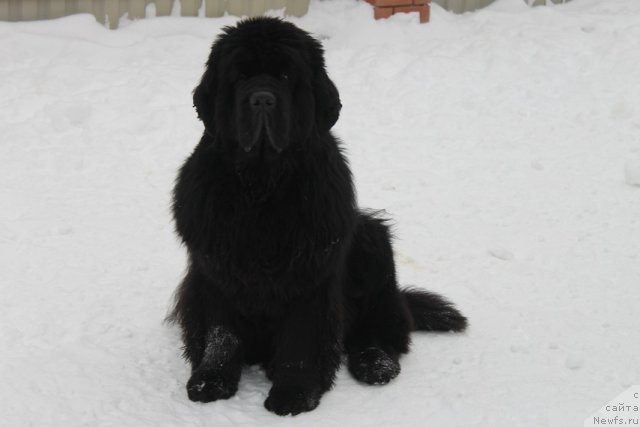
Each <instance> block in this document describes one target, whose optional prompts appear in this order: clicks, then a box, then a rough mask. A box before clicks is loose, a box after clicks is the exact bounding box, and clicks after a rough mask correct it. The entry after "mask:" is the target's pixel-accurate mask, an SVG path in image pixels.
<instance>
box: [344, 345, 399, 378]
mask: <svg viewBox="0 0 640 427" xmlns="http://www.w3.org/2000/svg"><path fill="white" fill-rule="evenodd" d="M349 371H350V372H351V374H352V375H353V376H354V378H355V379H357V380H358V381H362V382H365V383H367V384H372V385H374V384H375V385H378V384H387V383H388V382H389V381H391V380H392V379H394V378H395V377H397V376H398V374H399V373H400V364H399V363H398V361H397V360H394V359H393V358H392V357H391V356H389V355H388V354H387V353H386V352H385V351H384V350H382V349H380V348H377V347H370V348H368V349H366V350H364V351H362V352H360V353H356V354H350V355H349Z"/></svg>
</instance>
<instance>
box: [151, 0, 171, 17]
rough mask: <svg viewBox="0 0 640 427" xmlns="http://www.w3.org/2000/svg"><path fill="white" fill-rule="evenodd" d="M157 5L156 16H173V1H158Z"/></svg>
mask: <svg viewBox="0 0 640 427" xmlns="http://www.w3.org/2000/svg"><path fill="white" fill-rule="evenodd" d="M155 4H156V16H169V15H171V8H172V6H173V0H156V1H155Z"/></svg>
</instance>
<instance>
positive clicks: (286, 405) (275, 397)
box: [264, 386, 322, 415]
mask: <svg viewBox="0 0 640 427" xmlns="http://www.w3.org/2000/svg"><path fill="white" fill-rule="evenodd" d="M321 396H322V393H321V392H320V391H319V390H317V389H308V388H304V387H301V386H289V387H284V386H273V387H272V388H271V390H270V391H269V396H268V397H267V400H265V402H264V407H265V408H267V409H268V410H269V411H271V412H273V413H274V414H278V415H289V414H290V415H297V414H299V413H301V412H308V411H312V410H314V409H315V408H316V407H317V406H318V404H319V403H320V397H321Z"/></svg>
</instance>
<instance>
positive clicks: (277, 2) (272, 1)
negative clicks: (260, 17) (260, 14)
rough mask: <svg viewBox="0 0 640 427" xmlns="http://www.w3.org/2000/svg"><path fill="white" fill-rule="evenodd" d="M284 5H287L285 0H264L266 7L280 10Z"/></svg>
mask: <svg viewBox="0 0 640 427" xmlns="http://www.w3.org/2000/svg"><path fill="white" fill-rule="evenodd" d="M301 1H305V0H301ZM286 7H287V0H267V1H266V8H267V9H275V10H280V9H284V8H286Z"/></svg>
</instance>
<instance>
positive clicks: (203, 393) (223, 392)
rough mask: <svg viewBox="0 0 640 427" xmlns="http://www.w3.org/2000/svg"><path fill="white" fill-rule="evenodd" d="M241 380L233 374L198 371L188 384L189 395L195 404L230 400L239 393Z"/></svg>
mask: <svg viewBox="0 0 640 427" xmlns="http://www.w3.org/2000/svg"><path fill="white" fill-rule="evenodd" d="M239 380H240V376H239V375H235V374H233V373H223V372H216V371H212V370H197V371H195V372H194V373H193V374H192V375H191V378H189V381H188V382H187V394H188V395H189V399H190V400H192V401H194V402H213V401H214V400H218V399H228V398H230V397H231V396H233V395H234V394H236V391H238V381H239Z"/></svg>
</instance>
